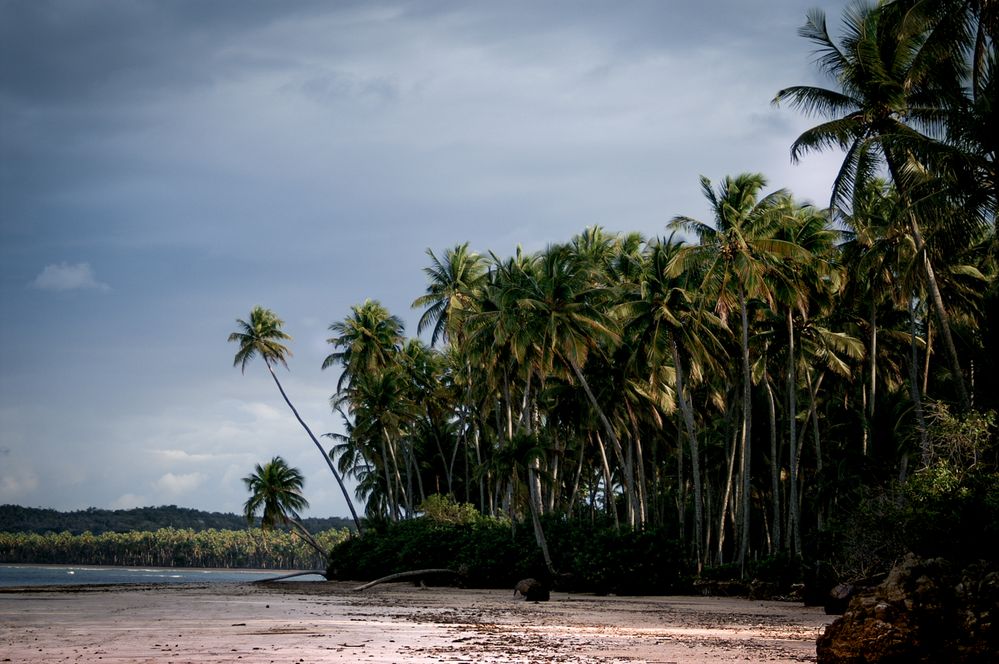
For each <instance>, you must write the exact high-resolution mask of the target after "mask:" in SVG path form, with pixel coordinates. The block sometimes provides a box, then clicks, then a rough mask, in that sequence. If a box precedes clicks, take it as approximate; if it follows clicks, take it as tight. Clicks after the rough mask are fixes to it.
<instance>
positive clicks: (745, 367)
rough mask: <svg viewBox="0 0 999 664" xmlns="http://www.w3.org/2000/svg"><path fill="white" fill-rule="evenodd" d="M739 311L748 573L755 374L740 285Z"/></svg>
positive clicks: (742, 552) (742, 545)
mask: <svg viewBox="0 0 999 664" xmlns="http://www.w3.org/2000/svg"><path fill="white" fill-rule="evenodd" d="M739 311H740V314H741V316H742V380H743V385H742V410H743V413H742V459H741V461H742V463H741V468H742V501H743V503H742V504H743V510H742V539H741V541H740V542H739V568H740V569H741V571H742V573H743V574H745V571H746V554H747V552H748V551H749V536H750V526H751V523H750V514H751V513H752V511H753V510H752V505H751V504H750V502H751V500H750V498H751V490H752V488H751V465H752V458H753V457H752V441H753V399H752V382H753V374H752V369H751V368H750V364H749V312H748V310H747V306H746V294H745V292H744V291H743V288H742V285H741V284H740V285H739Z"/></svg>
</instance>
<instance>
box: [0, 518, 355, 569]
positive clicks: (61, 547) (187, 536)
mask: <svg viewBox="0 0 999 664" xmlns="http://www.w3.org/2000/svg"><path fill="white" fill-rule="evenodd" d="M348 536H349V532H348V531H347V530H345V529H344V530H327V531H323V532H321V533H317V534H316V535H315V536H314V537H315V538H316V539H317V540H318V541H319V542H320V544H321V545H322V546H323V547H324V548H325V550H327V551H328V550H330V549H332V548H333V547H334V546H336V545H337V544H338V543H340V542H341V541H342V540H344V539H346V538H347V537H348ZM0 562H2V563H32V564H38V563H57V564H73V565H128V566H144V567H225V568H236V567H245V568H261V569H311V570H317V569H325V566H326V560H325V559H324V558H323V557H322V556H320V555H318V554H317V553H316V552H315V551H314V550H313V548H312V547H311V546H309V545H308V544H307V543H306V542H305V541H304V540H303V539H302V538H301V537H298V536H297V535H294V534H292V533H287V532H282V531H274V530H271V531H266V532H265V531H262V530H260V529H257V528H254V529H246V528H244V529H242V530H215V529H209V530H201V531H195V530H191V529H178V528H161V529H159V530H156V531H153V532H140V531H131V532H123V533H118V532H112V531H108V532H105V533H103V534H100V535H94V534H92V533H89V532H85V533H83V534H80V535H73V534H71V533H69V532H59V533H56V532H47V533H45V534H44V535H40V534H37V533H9V532H0Z"/></svg>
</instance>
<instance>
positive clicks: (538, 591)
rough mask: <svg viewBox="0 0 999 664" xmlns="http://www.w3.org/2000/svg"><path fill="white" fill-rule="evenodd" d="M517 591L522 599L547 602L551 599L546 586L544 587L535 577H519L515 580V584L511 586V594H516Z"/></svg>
mask: <svg viewBox="0 0 999 664" xmlns="http://www.w3.org/2000/svg"><path fill="white" fill-rule="evenodd" d="M517 593H520V594H521V595H523V597H524V600H525V601H527V602H547V601H548V600H549V599H551V593H550V592H549V590H548V588H546V587H545V586H544V585H543V584H542V583H541V582H540V581H538V580H537V579H521V580H520V581H518V582H517V585H516V586H514V587H513V595H514V597H516V596H517Z"/></svg>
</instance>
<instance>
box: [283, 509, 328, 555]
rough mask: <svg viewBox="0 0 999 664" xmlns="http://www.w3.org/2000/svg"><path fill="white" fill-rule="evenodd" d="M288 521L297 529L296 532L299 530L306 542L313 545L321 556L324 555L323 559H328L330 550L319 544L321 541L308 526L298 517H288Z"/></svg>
mask: <svg viewBox="0 0 999 664" xmlns="http://www.w3.org/2000/svg"><path fill="white" fill-rule="evenodd" d="M288 522H289V523H290V524H291V525H292V527H293V528H294V529H295V530H296V532H298V534H299V535H301V537H302V539H303V540H305V543H306V544H308V545H309V546H311V547H312V548H313V549H314V550H315V551H316V552H317V553H318V554H319V555H320V556H322V559H323V560H324V561H325V560H327V558H328V556H329V552H328V551H325V550H323V547H321V546H320V545H319V542H317V541H316V538H315V537H313V536H312V533H310V532H309V529H308V528H306V527H305V526H304V525H303V524H302V523H301V522H300V521H298V520H297V519H294V518H291V517H289V518H288Z"/></svg>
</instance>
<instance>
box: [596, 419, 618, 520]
mask: <svg viewBox="0 0 999 664" xmlns="http://www.w3.org/2000/svg"><path fill="white" fill-rule="evenodd" d="M593 435H594V437H595V438H596V439H597V449H598V450H600V462H601V463H602V464H603V469H604V496H605V502H606V503H607V512H608V513H609V514H611V515H612V516H613V517H614V530H620V528H621V524H620V523H619V522H618V518H617V505H616V504H615V502H614V491H613V485H612V484H611V471H610V464H608V463H607V449H606V448H605V447H604V441H603V440H602V439H601V438H600V434H599V433H596V432H594V434H593Z"/></svg>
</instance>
